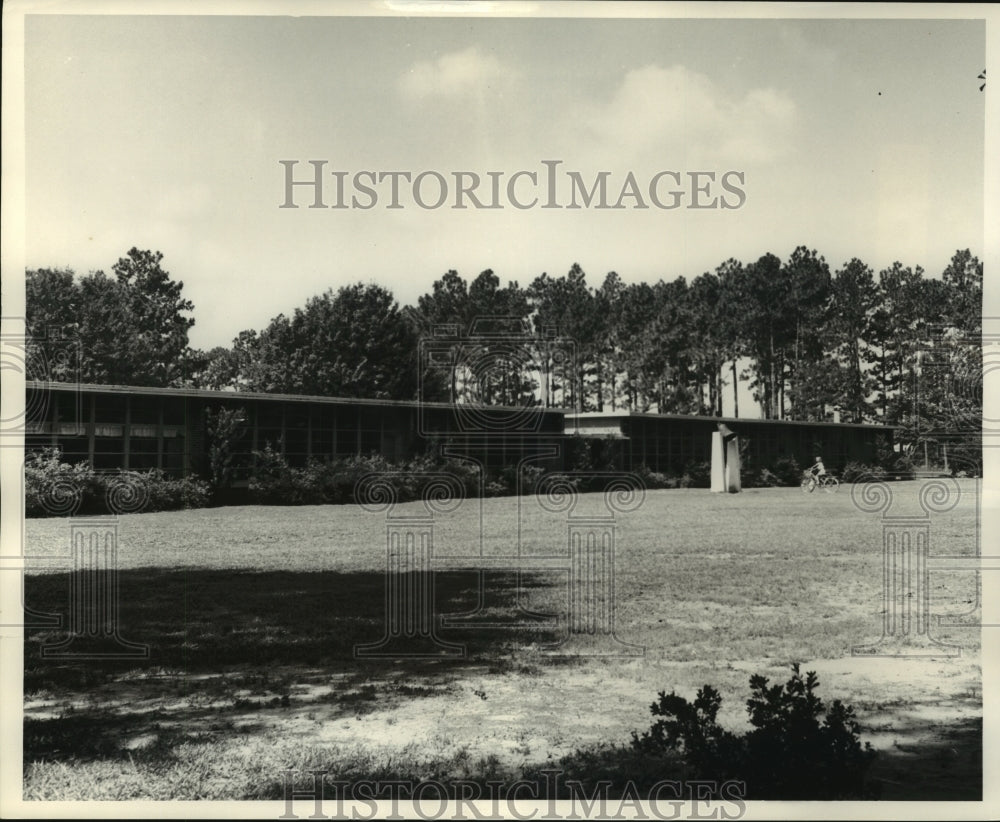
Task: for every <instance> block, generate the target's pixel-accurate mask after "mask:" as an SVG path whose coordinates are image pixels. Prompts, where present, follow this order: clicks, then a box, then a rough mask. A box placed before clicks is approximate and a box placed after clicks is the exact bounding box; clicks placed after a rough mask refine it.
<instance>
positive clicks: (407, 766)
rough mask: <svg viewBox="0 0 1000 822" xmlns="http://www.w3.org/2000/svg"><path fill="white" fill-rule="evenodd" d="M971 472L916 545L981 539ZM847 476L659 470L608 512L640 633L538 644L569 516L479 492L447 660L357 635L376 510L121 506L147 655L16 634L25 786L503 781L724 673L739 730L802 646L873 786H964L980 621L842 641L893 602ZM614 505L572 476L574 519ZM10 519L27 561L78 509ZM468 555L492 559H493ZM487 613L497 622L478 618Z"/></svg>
mask: <svg viewBox="0 0 1000 822" xmlns="http://www.w3.org/2000/svg"><path fill="white" fill-rule="evenodd" d="M920 486H921V483H920V482H909V483H895V484H893V486H892V489H893V494H894V506H895V507H894V508H893V509H892V510H891V511H890V513H891V514H894V515H901V514H918V515H919V514H920V513H921V509H920V508H919V506H918V504H917V498H918V496H917V495H918V491H919V488H920ZM961 488H962V496H961V498H960V500H959V503H958V505H957V506H956V507H955V508H954V509H953V510H951V511H949V512H948V513H944V514H934V515H933V516H932V517H931V553H932V554H934V553H947V554H951V555H954V554H974V553H975V550H976V532H977V522H976V519H977V509H976V504H975V491H976V486H975V482H974V481H972V480H968V481H962V485H961ZM850 490H851V489H850V487H845V488H842V489H841V490H840V491H839V492H838V493H836V494H819V493H816V494H812V495H805V494H803V493H802V492H801V491H800V490H799V489H759V490H758V489H754V490H748V491H745V492H744V493H742V494H739V495H733V496H728V495H716V494H711V493H709V492H707V491H703V490H691V489H689V490H672V491H651V492H647V494H646V498H645V501H644V503H643V504H642V505H641V507H639V508H638V510H636V511H634V512H632V513H628V514H620V515H619V516H618V520H617V557H616V566H615V588H616V596H617V601H616V604H617V609H616V612H615V619H616V633H617V635H618V637H619V638H620V639H621V640H623V641H625V642H627V643H632V644H633V645H636V646H640V647H641V648H642V649H644V653H643V655H642V656H638V657H634V658H627V659H619V658H606V657H600V656H588V655H578V656H573V655H568V654H560V653H558V652H557V653H554V654H552V653H546V651H545V650H544V649H546V648H548V647H551V646H553V645H558V644H559V643H560V642H561V641H562V640H564V639H565V638H566V619H565V617H566V612H565V611H566V609H565V603H566V598H567V594H566V580H567V574H566V572H565V571H562V570H559V568H558V567H555V566H558V565H559V561H557V560H553V559H552V558H553V557H559V556H561V555H563V554H565V552H566V540H567V536H566V522H567V520H566V515H565V514H553V513H550V512H548V511H545V510H544V509H543V508H541V507H540V506H539V505H538V504H537V502H536V501H535V500H534V499H533V498H522V499H520V500H519V499H517V498H497V499H488V500H483V501H479V500H468V501H465V502H463V503H462V505H461V506H459V507H458V508H457V509H456V510H455V511H453V512H450V513H447V514H445V515H442V516H440V517H438V518H437V519H436V520H435V536H434V538H435V545H434V551H435V557H436V560H435V562H436V563H437V566H436V567H438V568H440V569H441V570H440V571H439V572H438V573H436V575H435V602H436V607H437V612H438V613H439V614H442V615H447V614H471V616H469V618H468V620H467V621H466V622H464V623H459V624H458V625H456V626H455V627H443V628H441V630H440V635H441V637H442V639H446V640H447V641H448V642H452V643H460V644H463V645H464V646H465V654H464V656H462V657H459V658H438V659H407V658H383V659H356V658H355V657H354V653H353V649H354V647H355V645H356V644H358V643H369V642H374V641H377V640H379V639H380V638H381V636H382V633H383V630H384V626H385V566H386V536H385V533H386V532H385V522H386V521H385V518H384V515H380V514H376V513H371V512H366V511H363V510H361V509H359V508H356V507H353V506H311V507H300V508H270V507H234V508H218V509H205V510H198V511H185V512H174V513H159V514H141V515H131V516H124V517H120V518H119V520H118V549H119V550H118V566H119V570H120V597H121V598H120V603H121V604H120V625H121V631H120V634H121V636H122V637H123V638H125V639H126V640H129V641H132V642H138V643H144V644H146V645H148V646H149V649H150V653H149V657H148V659H138V660H125V661H121V660H114V661H112V660H108V661H95V660H93V659H89V660H85V661H73V660H66V659H45V658H42V656H41V647H42V646H43V645H45V644H49V645H51V644H53V643H56V642H58V641H60V640H61V639H62V638H63V636H64V634H62V633H60V632H59V631H56V630H31V631H27V632H26V638H25V662H24V664H25V672H24V688H25V703H24V704H25V726H24V731H25V735H24V773H25V797H26V798H44V799H91V798H92V799H98V798H107V799H130V798H158V799H194V798H216V799H254V798H271V799H274V798H280V797H281V791H282V779H283V777H282V774H283V772H284V771H286V770H288V769H293V770H297V771H298V770H314V769H317V768H329V769H330V771H331V773H335V774H339V775H341V776H342V777H343V778H351V777H352V776H353V777H356V778H366V777H367V778H379V777H380V776H381V777H383V778H385V777H388V776H392V775H396V776H403V777H404V778H419V777H421V776H436V777H439V778H475V779H487V778H505V779H507V778H509V779H513V778H517V776H519V775H521V774H525V773H531V772H536V771H537V769H538V768H540V767H544V766H546V765H547V764H548V765H550V766H551V765H554V764H556V763H559V762H560V761H561V760H564V758H565V760H564V764H565V763H573V762H576V763H579V762H581V761H587V762H590V763H591V764H592V763H593V762H594V760H593V758H591V759H587V756H588V755H593V756H599V752H600V751H602V750H605V748H602V747H601V746H607V745H614V744H627V743H628V741H629V737H630V733H631V731H633V730H637V731H641V730H645V729H646V728H648V727H649V725H650V722H651V719H652V718H651V717H650V714H649V705H650V703H651V702H653V700H654V699H655V698H656V694H657V692H658V691H661V690H666V691H668V692H669V691H670V690H676V691H677V692H678V693H680V694H682V695H685V696H688V697H691V696H693V695H694V692H695V691H696V690H697V688H698V687H700V686H701V685H704V684H712V685H714V686H715V687H716V688H718V690H719V691H720V692H721V693H722V695H723V698H724V701H723V705H722V710H721V712H720V721H721V722H722V724H723V725H725V726H727V727H729V728H731V729H733V730H744V729H745V728H746V727H747V724H746V712H745V707H744V705H745V701H746V698H747V696H748V695H749V688H748V679H749V676H750V675H751V674H753V673H763V674H765V675H768V676H769V677H771V678H772V680H773V681H778V682H784V681H785V680H786V679H787V677H788V666H789V665H790V664H791V663H792V662H796V661H798V662H801V663H803V668H804V669H806V670H815V671H817V672H818V674H819V678H820V682H821V686H820V691H819V693H820V696H821V697H823V698H824V700H826V701H828V702H829V701H832V700H833V699H837V698H839V699H842V700H843V701H845V702H847V703H849V704H852V705H853V706H854V707H855V709H856V710H857V713H858V715H859V717H860V719H861V722H862V725H863V738H864V739H866V740H869V741H871V742H872V744H873V745H874V747H876V748H877V749H878V750H879V751H880V756H879V758H878V759H877V761H876V765H875V766H874V768H873V772H872V775H873V777H874V778H875V780H876V781H877V782H878V784H879V785H880V787H881V789H882V795H883V798H912V799H924V798H940V799H955V798H966V799H977V798H979V796H980V791H981V781H982V780H981V776H982V775H981V716H982V712H981V696H982V694H981V677H980V669H979V656H978V653H979V636H978V631H977V629H973V628H951V629H944V628H939V627H935V628H934V629H933V633H934V635H935V637H936V638H938V639H940V640H942V641H946V642H951V643H954V644H956V645H958V646H960V647H961V648H962V655H961V656H960V657H957V658H950V659H949V658H940V657H939V658H929V659H927V658H925V659H909V658H903V659H899V658H897V659H892V658H885V657H870V658H868V657H854V656H852V655H851V648H852V646H855V645H860V644H863V643H868V642H873V641H875V640H877V639H878V638H879V637H880V635H881V633H882V612H883V608H884V603H883V594H882V571H881V568H882V548H881V547H882V520H881V519H880V517H879V516H878V515H876V514H868V513H863V512H861V511H859V510H858V508H856V507H855V506H854V504H853V503H852V500H851V493H850ZM418 506H419V504H418V503H411V504H407V505H404V506H400V508H399V509H398V510H397V511H396V512H395V513H398V514H412V515H416V514H419V513H420V511H421V510H422V509H421V508H419V507H418ZM605 512H606V509H605V508H604V503H603V497H602V496H601V495H599V494H587V495H583V496H581V497H580V499H579V502H578V504H577V506H576V509H575V510H574V511H573V514H574V516H588V515H589V516H598V515H601V514H602V513H605ZM25 541H26V545H25V551H26V553H27V554H29V555H32V556H46V557H58V556H60V555H63V556H65V555H68V544H69V542H68V541H69V525H68V523H67V521H66V520H57V519H47V520H29V521H28V522H27V524H26V536H25ZM518 546H520V548H519V550H520V556H521V559H520V560H518V559H517V553H518ZM479 556H482V557H484V558H486V560H485V561H484V562H482V563H481V564H482V565H486V566H489V567H490V568H491V569H492V570H490V571H488V572H485V573H483V574H482V576H481V575H480V572H479V571H477V570H475V568H476V560H475V559H474V558H475V557H479ZM470 557H471V558H473V559H470ZM43 564H44V563H43ZM518 567H520V568H521V569H522V572H521V574H520V575H519V574H517V573H515V569H517V568H518ZM481 580H482V581H483V582H484V586H485V591H486V599H485V601H481V600H480V596H479V595H480V581H481ZM930 588H931V590H930V596H931V607H932V611H933V613H935V614H960V613H964V612H969V611H973V610H974V609H975V607H976V605H977V603H978V599H977V589H976V580H975V574H973V573H970V572H936V573H932V574H931V577H930ZM69 589H70V580H69V574H68V573H67V571H66V570H65V567H62V568H60V567H59V566H58V564H56V563H54V562H53V564H52V566H51V567H50V568H48V569H47V570H45V571H43V572H38V573H34V574H31V575H29V576H27V577H26V580H25V602H26V604H27V605H28V606H29V607H30V608H32V609H33V610H36V611H43V612H54V613H61V614H63V615H65V614H66V613H67V610H68V607H69V605H68V602H69ZM519 605H520V606H521V608H520V609H519V607H518V606H519ZM477 607H478V610H477ZM525 609H526V610H527V611H530V612H537V613H544V614H551V615H553V617H554V619H539V618H533V617H530V616H528V615H526V614H525ZM498 620H499V621H504V622H508V623H514V624H513V627H506V628H502V629H501V628H489V627H484V626H488V623H490V622H496V621H498ZM587 647H588V646H587V644H586V643H584V644H583V648H584V650H586V649H587ZM588 752H589V753H588ZM594 752H598V753H597V754H594ZM567 767H568V765H567ZM587 767H590V766H587Z"/></svg>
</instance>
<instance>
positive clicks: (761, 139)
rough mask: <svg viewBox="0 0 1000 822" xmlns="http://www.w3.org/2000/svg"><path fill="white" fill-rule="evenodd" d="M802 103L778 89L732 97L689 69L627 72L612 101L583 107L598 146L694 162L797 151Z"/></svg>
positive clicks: (748, 158)
mask: <svg viewBox="0 0 1000 822" xmlns="http://www.w3.org/2000/svg"><path fill="white" fill-rule="evenodd" d="M795 121H796V106H795V103H794V102H793V101H792V100H791V98H790V97H789V96H788V95H787V94H785V93H784V92H782V91H779V90H777V89H773V88H755V89H751V90H750V91H748V92H746V93H745V94H742V95H734V94H732V93H730V92H728V91H726V90H725V89H724V88H722V87H721V86H720V85H718V84H716V83H715V82H713V81H712V80H711V79H709V78H708V77H706V76H705V75H703V74H699V73H698V72H695V71H692V70H690V69H688V68H686V67H684V66H680V65H675V66H671V67H670V68H663V67H661V66H658V65H648V66H645V67H643V68H639V69H634V70H632V71H629V72H628V73H627V74H626V75H625V78H624V80H623V81H622V83H621V85H620V86H619V87H618V89H617V90H616V91H615V93H614V95H613V96H612V97H611V99H610V100H609V101H607V102H605V103H597V104H595V103H590V104H587V105H585V106H584V107H583V110H582V111H581V112H580V116H579V118H578V120H577V122H580V123H581V124H582V125H583V127H584V129H585V133H586V134H587V136H588V137H589V139H590V141H591V142H592V148H594V149H597V150H601V149H602V148H603V149H604V150H605V151H609V152H610V151H614V152H615V153H616V154H617V156H619V157H620V156H621V155H622V154H623V153H628V154H631V155H633V156H636V155H638V156H646V155H651V154H654V153H655V154H656V155H657V156H659V157H660V158H661V159H664V160H665V159H667V158H669V159H671V160H674V159H679V158H680V157H686V158H687V159H688V161H689V162H697V161H698V160H699V159H701V160H705V161H708V162H714V163H718V162H733V163H746V162H754V163H756V162H770V161H774V160H776V159H778V158H779V157H780V156H781V155H782V154H783V153H784V152H785V151H786V150H788V148H790V146H791V140H790V137H791V134H792V129H793V128H794V126H795Z"/></svg>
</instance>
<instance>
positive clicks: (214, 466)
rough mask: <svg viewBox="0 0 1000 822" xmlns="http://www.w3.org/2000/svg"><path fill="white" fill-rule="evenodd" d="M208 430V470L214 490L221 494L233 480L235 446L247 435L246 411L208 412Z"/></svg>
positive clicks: (225, 409) (232, 409)
mask: <svg viewBox="0 0 1000 822" xmlns="http://www.w3.org/2000/svg"><path fill="white" fill-rule="evenodd" d="M206 417H207V420H206V422H207V429H208V469H209V475H210V477H211V483H212V490H213V491H214V492H215V493H216V494H219V493H220V492H222V491H224V490H225V489H227V488H229V486H230V485H231V484H232V480H233V471H234V468H235V467H236V466H235V459H236V455H235V453H234V446H235V445H236V443H237V442H239V440H240V439H242V438H243V436H244V435H245V434H246V428H245V423H246V411H245V410H244V409H242V408H227V407H225V406H220V407H219V408H216V409H215V410H214V411H213V410H211V409H209V410H208V411H206Z"/></svg>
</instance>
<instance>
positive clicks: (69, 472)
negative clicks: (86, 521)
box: [24, 448, 104, 517]
mask: <svg viewBox="0 0 1000 822" xmlns="http://www.w3.org/2000/svg"><path fill="white" fill-rule="evenodd" d="M103 510H104V487H103V483H102V482H101V479H100V477H98V475H97V474H96V473H95V472H94V469H93V468H91V467H90V464H89V463H87V462H80V463H77V464H75V465H70V464H68V463H65V462H63V461H62V452H61V451H60V450H59V448H43V449H42V450H40V451H34V452H31V453H29V454H28V455H27V457H26V459H25V462H24V513H25V516H28V517H62V516H71V515H73V514H93V513H103Z"/></svg>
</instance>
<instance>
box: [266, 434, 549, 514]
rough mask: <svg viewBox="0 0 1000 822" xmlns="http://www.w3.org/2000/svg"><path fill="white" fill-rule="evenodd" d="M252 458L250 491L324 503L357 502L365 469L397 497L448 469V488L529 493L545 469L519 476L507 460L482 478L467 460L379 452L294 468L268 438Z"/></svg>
mask: <svg viewBox="0 0 1000 822" xmlns="http://www.w3.org/2000/svg"><path fill="white" fill-rule="evenodd" d="M254 457H255V464H254V467H253V470H252V473H251V477H250V496H251V499H252V500H253V501H255V502H258V503H262V504H266V505H322V504H329V503H350V502H354V503H356V502H358V500H357V499H356V497H355V490H356V488H357V485H358V482H359V481H360V480H361V479H363V478H364V477H366V476H367V475H369V474H373V473H379V474H383V475H384V481H385V482H386V483H388V484H389V485H390V486H391V487H392V489H393V493H394V494H395V498H396V500H397V501H398V502H411V501H413V500H417V499H421V497H422V495H423V494H424V492H425V490H426V489H427V488H428V486H429V484H430V483H431V482H436V481H438V480H440V478H441V476H442V475H446V476H447V477H448V478H450V480H452V481H453V482H452V486H451V487H452V488H453V490H455V491H456V492H458V493H461V494H463V495H464V496H465V497H468V498H474V497H479V496H481V495H484V496H488V497H497V496H508V495H510V494H516V493H517V492H518V489H519V488H520V489H521V491H522V492H523V493H528V494H530V493H532V491H534V490H535V488H536V487H537V485H538V481H539V480H540V479H541V477H542V476H543V475H544V474H545V469H543V468H541V467H539V466H531V465H529V466H523V467H522V468H521V476H520V482H519V481H518V477H517V468H516V467H515V466H506V467H504V468H502V469H499V470H496V471H493V472H490V473H489V474H488V475H487V476H486V477H485V478H482V479H481V478H480V473H479V469H478V468H477V467H476V466H475V465H474V464H473V463H470V462H465V461H463V460H457V459H448V460H444V461H440V460H435V459H433V458H431V457H429V456H422V457H417V458H416V459H412V460H409V461H407V462H400V463H394V462H391V461H390V460H388V459H386V458H385V457H382V456H379V455H377V454H372V455H371V456H356V457H348V458H345V459H337V460H326V461H320V460H311V461H309V462H308V463H307V465H306V466H305V467H304V468H293V467H291V466H289V465H288V462H287V461H286V460H285V458H284V457H283V456H282V455H281V453H280V451H278V450H275V448H274V447H272V446H271V445H270V444H268V445H267V447H266V448H265V449H264V450H263V451H256V452H254Z"/></svg>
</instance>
